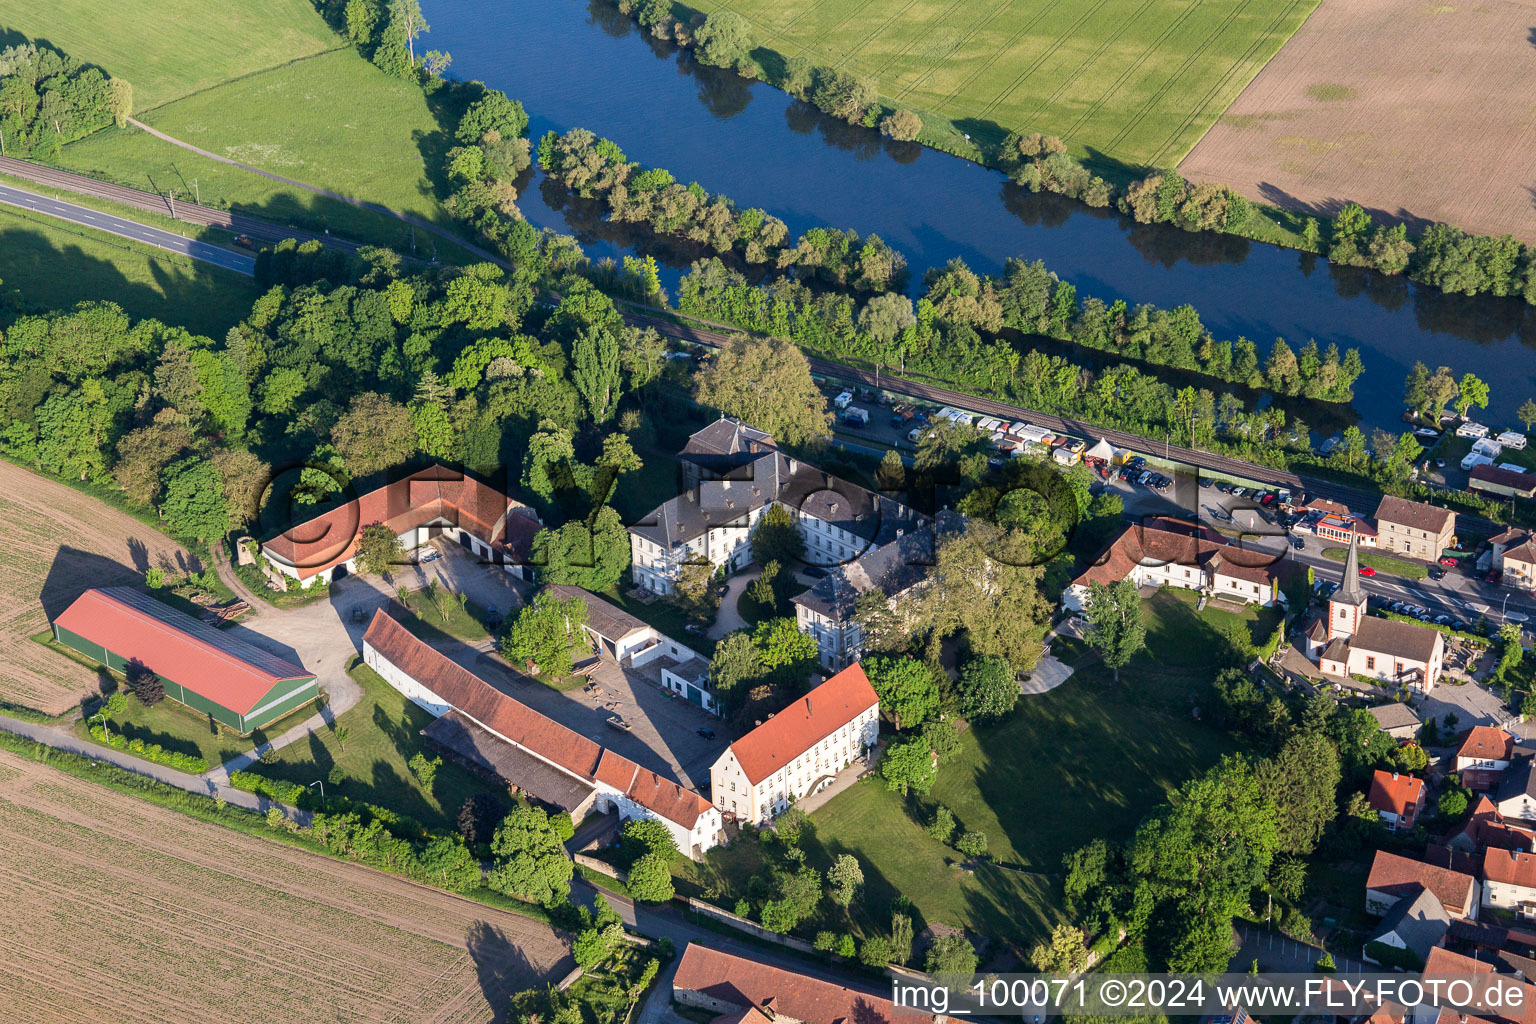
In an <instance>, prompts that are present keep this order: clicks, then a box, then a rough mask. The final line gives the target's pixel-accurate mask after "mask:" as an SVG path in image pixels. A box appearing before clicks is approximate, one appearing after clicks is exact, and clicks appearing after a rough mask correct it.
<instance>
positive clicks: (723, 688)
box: [709, 632, 765, 716]
mask: <svg viewBox="0 0 1536 1024" xmlns="http://www.w3.org/2000/svg"><path fill="white" fill-rule="evenodd" d="M764 671H765V669H764V668H763V659H762V657H761V656H760V655H759V654H758V651H757V647H756V645H754V644H753V643H752V638H751V637H750V636H748V635H747V634H746V633H744V632H735V633H730V634H728V635H727V636H726V637H725V638H724V639H723V640H721V641H720V642H719V643H718V644H716V645H715V653H714V655H713V656H712V657H711V658H710V659H709V688H710V690H711V691H713V693H714V694H715V698H716V699H717V700H718V701H720V703H721V705H722V706H723V707H724V708H725V709H726V711H727V712H728V713H729V714H731V715H732V716H734V715H735V714H736V713H737V712H739V711H740V710H741V709H742V708H743V706H744V705H745V703H746V697H747V691H749V690H750V689H751V688H752V687H753V686H754V685H756V684H757V682H758V680H760V679H761V678H762V677H763V673H764Z"/></svg>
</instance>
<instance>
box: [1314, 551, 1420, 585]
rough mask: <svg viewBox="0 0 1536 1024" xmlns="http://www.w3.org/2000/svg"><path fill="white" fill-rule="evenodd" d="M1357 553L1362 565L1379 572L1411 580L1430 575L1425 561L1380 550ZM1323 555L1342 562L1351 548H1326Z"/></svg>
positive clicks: (1332, 560)
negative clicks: (1409, 558)
mask: <svg viewBox="0 0 1536 1024" xmlns="http://www.w3.org/2000/svg"><path fill="white" fill-rule="evenodd" d="M1356 553H1357V554H1358V555H1359V556H1360V564H1361V565H1368V566H1370V567H1371V568H1372V569H1375V570H1376V571H1377V572H1384V573H1389V574H1391V575H1393V576H1405V577H1407V578H1408V579H1411V580H1422V579H1424V578H1425V577H1426V576H1428V575H1429V566H1427V565H1425V564H1424V563H1423V562H1411V561H1409V560H1408V559H1406V558H1397V557H1394V556H1393V555H1386V554H1382V553H1381V552H1380V551H1358V552H1356ZM1323 557H1324V558H1326V559H1328V560H1329V561H1331V562H1342V561H1344V560H1345V559H1346V558H1348V557H1349V549H1348V548H1324V549H1323Z"/></svg>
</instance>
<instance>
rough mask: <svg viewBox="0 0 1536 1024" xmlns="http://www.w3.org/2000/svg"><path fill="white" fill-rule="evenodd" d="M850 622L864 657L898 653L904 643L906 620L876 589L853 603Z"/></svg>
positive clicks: (865, 592) (881, 591)
mask: <svg viewBox="0 0 1536 1024" xmlns="http://www.w3.org/2000/svg"><path fill="white" fill-rule="evenodd" d="M853 621H854V624H855V625H857V626H858V627H859V637H860V642H861V644H862V646H863V648H864V652H865V654H866V655H870V654H874V653H876V652H880V651H897V650H900V649H901V648H902V646H904V645H905V644H906V642H907V624H906V620H905V619H904V618H903V617H902V615H901V614H900V613H899V612H898V611H897V610H896V607H895V605H894V603H893V602H892V601H891V599H890V598H889V597H887V596H886V595H885V591H883V590H881V589H880V588H878V587H871V588H870V589H869V590H866V591H864V593H862V594H860V595H859V596H858V597H856V598H854V601H853Z"/></svg>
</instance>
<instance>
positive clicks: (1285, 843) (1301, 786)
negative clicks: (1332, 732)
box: [1256, 732, 1340, 856]
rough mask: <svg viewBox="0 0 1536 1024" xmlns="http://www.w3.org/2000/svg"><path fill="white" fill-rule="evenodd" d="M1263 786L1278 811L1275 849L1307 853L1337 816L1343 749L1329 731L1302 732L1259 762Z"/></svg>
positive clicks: (1261, 784)
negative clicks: (1277, 751)
mask: <svg viewBox="0 0 1536 1024" xmlns="http://www.w3.org/2000/svg"><path fill="white" fill-rule="evenodd" d="M1256 774H1257V776H1258V779H1259V785H1260V788H1261V789H1262V790H1263V792H1264V795H1265V796H1266V797H1267V798H1268V799H1269V801H1270V802H1271V803H1273V804H1274V805H1275V808H1276V810H1277V811H1278V820H1277V833H1276V835H1277V839H1276V845H1275V849H1276V850H1277V851H1279V852H1281V853H1293V854H1298V855H1301V856H1305V855H1306V854H1309V853H1311V852H1312V850H1313V848H1314V847H1316V846H1317V842H1318V840H1319V839H1321V838H1322V836H1323V830H1324V829H1325V828H1327V827H1328V823H1329V822H1331V821H1333V819H1334V818H1336V817H1338V813H1339V807H1338V797H1337V792H1338V788H1339V779H1340V769H1339V754H1338V751H1337V750H1335V749H1334V746H1333V743H1332V742H1331V741H1330V740H1329V739H1328V737H1326V736H1324V735H1322V734H1320V733H1315V732H1311V733H1298V734H1296V735H1294V736H1292V737H1291V738H1290V739H1288V740H1286V742H1285V745H1284V746H1283V747H1281V748H1280V752H1279V753H1278V754H1276V755H1275V756H1274V757H1273V758H1272V759H1270V760H1268V761H1264V762H1261V763H1260V764H1259V765H1258V767H1257V769H1256Z"/></svg>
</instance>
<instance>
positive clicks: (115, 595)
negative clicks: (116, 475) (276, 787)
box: [53, 587, 314, 715]
mask: <svg viewBox="0 0 1536 1024" xmlns="http://www.w3.org/2000/svg"><path fill="white" fill-rule="evenodd" d="M53 624H54V625H55V626H58V627H60V628H62V629H67V630H69V631H70V632H71V633H74V634H76V635H77V636H81V637H84V638H85V639H86V640H89V641H90V642H91V643H93V644H99V645H101V646H102V647H105V648H106V649H107V650H109V651H111V652H112V653H113V654H116V655H119V656H121V657H123V658H125V659H127V660H129V661H135V660H136V661H139V662H142V663H143V664H144V665H145V667H147V668H149V669H150V670H151V671H153V672H154V673H155V674H156V675H159V676H163V677H164V678H166V679H169V680H171V681H172V682H174V683H177V684H179V685H181V686H184V687H186V688H187V689H188V690H191V691H192V692H194V693H196V694H198V695H200V696H203V697H206V698H208V699H209V700H211V701H213V702H214V703H216V704H219V705H220V706H222V707H225V708H228V709H229V710H230V711H233V712H234V713H235V714H237V715H244V714H247V713H249V712H250V711H251V710H252V709H253V708H255V707H256V706H257V705H258V704H259V703H260V702H261V699H262V698H263V697H265V696H266V695H267V694H268V693H270V692H272V688H273V687H274V686H276V685H277V684H278V683H282V682H287V681H290V680H295V679H313V678H314V673H313V672H306V671H304V668H303V666H301V665H295V664H294V663H293V662H291V661H288V660H286V659H284V658H280V657H278V656H277V655H275V654H272V653H270V652H268V651H264V650H262V649H261V648H259V647H257V646H255V645H253V644H249V643H246V642H245V641H244V640H241V639H239V638H238V637H235V636H232V635H230V634H228V633H223V632H220V631H219V630H217V629H214V628H213V627H212V626H210V625H208V624H207V623H206V622H202V621H200V620H198V619H194V618H193V617H192V616H190V615H188V614H187V613H186V612H183V611H179V610H177V609H175V608H172V607H171V606H170V605H167V604H165V603H164V602H162V601H157V600H155V599H154V598H152V597H150V596H149V595H148V594H145V593H141V592H140V591H137V590H134V589H132V588H131V587H105V588H102V589H98V590H87V591H86V592H85V593H83V594H81V595H80V596H79V597H78V598H76V599H75V601H74V603H73V604H71V605H70V606H69V607H68V608H66V609H64V611H63V612H62V613H61V614H60V615H59V617H58V618H56V619H54V620H53Z"/></svg>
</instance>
